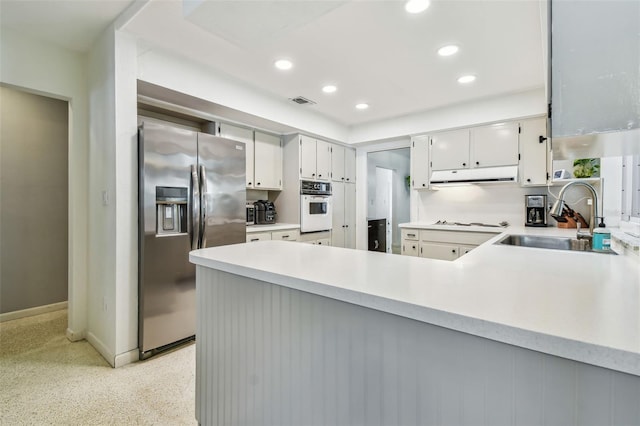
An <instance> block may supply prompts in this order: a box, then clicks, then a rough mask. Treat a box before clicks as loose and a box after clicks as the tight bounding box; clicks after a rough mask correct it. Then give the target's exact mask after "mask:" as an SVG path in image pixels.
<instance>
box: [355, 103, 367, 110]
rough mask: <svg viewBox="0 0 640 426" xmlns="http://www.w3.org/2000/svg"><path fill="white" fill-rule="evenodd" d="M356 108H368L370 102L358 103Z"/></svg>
mask: <svg viewBox="0 0 640 426" xmlns="http://www.w3.org/2000/svg"><path fill="white" fill-rule="evenodd" d="M356 108H357V109H367V108H369V105H368V104H358V105H356Z"/></svg>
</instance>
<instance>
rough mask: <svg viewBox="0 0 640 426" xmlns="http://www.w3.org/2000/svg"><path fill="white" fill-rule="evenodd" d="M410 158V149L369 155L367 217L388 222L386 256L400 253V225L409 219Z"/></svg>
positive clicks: (386, 223) (390, 150) (391, 150)
mask: <svg viewBox="0 0 640 426" xmlns="http://www.w3.org/2000/svg"><path fill="white" fill-rule="evenodd" d="M410 159H411V150H410V149H409V148H397V149H389V150H384V151H375V152H369V153H367V218H368V219H369V220H372V221H374V220H380V219H385V225H386V229H385V234H386V235H385V241H386V250H385V251H386V252H387V253H394V254H400V253H401V250H400V247H401V235H400V228H399V227H398V225H399V224H401V223H406V222H409V220H410V190H409V187H408V186H407V182H408V177H409V174H410V164H411V160H410ZM372 224H374V223H373V222H372Z"/></svg>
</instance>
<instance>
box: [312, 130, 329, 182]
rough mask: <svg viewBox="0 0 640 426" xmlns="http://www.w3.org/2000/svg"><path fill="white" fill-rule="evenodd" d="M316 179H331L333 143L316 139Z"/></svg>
mask: <svg viewBox="0 0 640 426" xmlns="http://www.w3.org/2000/svg"><path fill="white" fill-rule="evenodd" d="M316 179H320V180H329V179H331V144H330V143H329V142H325V141H321V140H317V141H316Z"/></svg>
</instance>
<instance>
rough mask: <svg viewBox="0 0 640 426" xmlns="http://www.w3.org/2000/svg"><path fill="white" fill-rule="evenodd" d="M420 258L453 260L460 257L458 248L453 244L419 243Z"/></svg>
mask: <svg viewBox="0 0 640 426" xmlns="http://www.w3.org/2000/svg"><path fill="white" fill-rule="evenodd" d="M420 257H428V258H429V259H442V260H455V259H457V258H458V257H460V248H459V247H458V246H457V245H453V244H439V243H425V242H420Z"/></svg>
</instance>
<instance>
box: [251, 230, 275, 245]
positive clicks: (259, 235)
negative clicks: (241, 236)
mask: <svg viewBox="0 0 640 426" xmlns="http://www.w3.org/2000/svg"><path fill="white" fill-rule="evenodd" d="M270 239H271V232H252V233H251V234H247V242H248V243H254V242H256V241H269V240H270Z"/></svg>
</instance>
